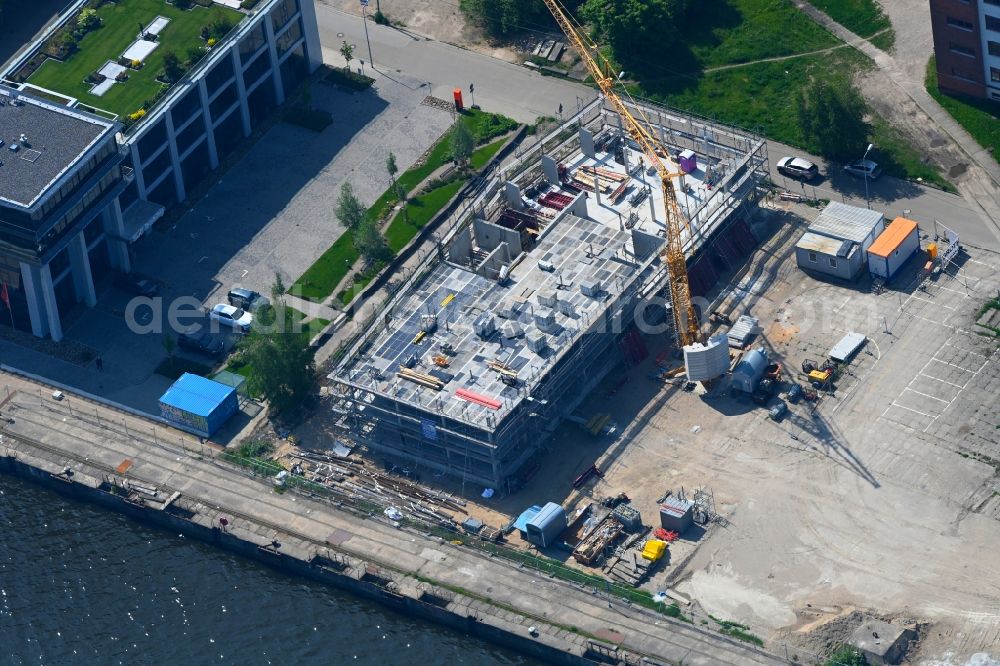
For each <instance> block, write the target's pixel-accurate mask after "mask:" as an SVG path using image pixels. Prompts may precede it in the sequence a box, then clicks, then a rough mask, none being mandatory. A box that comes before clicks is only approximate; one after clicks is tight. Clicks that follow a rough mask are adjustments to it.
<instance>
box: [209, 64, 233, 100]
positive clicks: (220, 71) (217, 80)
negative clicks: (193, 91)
mask: <svg viewBox="0 0 1000 666" xmlns="http://www.w3.org/2000/svg"><path fill="white" fill-rule="evenodd" d="M232 75H233V59H232V58H223V59H222V60H220V61H219V62H218V63H216V65H215V67H213V68H212V71H211V72H209V73H208V76H206V77H205V86H206V87H207V88H208V96H209V97H211V96H212V93H213V92H215V91H216V90H218V89H219V88H220V87H222V86H224V85H225V84H226V81H228V80H229V78H230V77H231V76H232Z"/></svg>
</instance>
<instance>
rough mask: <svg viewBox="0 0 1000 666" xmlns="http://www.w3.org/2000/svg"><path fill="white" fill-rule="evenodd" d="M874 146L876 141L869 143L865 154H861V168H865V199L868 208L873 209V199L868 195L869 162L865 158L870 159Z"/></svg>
mask: <svg viewBox="0 0 1000 666" xmlns="http://www.w3.org/2000/svg"><path fill="white" fill-rule="evenodd" d="M874 146H875V144H874V143H869V144H868V147H867V148H866V149H865V154H864V155H862V156H861V168H862V169H864V170H865V201H866V202H868V210H871V209H872V200H871V197H870V196H869V195H868V164H867V163H866V162H865V160H866V159H868V153H869V151H871V149H872V148H873V147H874Z"/></svg>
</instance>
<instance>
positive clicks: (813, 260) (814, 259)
mask: <svg viewBox="0 0 1000 666" xmlns="http://www.w3.org/2000/svg"><path fill="white" fill-rule="evenodd" d="M809 261H811V262H813V263H814V264H815V263H816V253H815V252H810V253H809Z"/></svg>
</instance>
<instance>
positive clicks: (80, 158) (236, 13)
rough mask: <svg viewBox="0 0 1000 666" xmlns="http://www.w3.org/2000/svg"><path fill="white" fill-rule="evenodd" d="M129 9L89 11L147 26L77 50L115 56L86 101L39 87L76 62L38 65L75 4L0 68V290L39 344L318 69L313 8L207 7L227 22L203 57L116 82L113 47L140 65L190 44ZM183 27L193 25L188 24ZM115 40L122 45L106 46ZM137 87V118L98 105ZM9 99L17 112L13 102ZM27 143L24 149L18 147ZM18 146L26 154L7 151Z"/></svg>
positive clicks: (59, 83)
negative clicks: (168, 77)
mask: <svg viewBox="0 0 1000 666" xmlns="http://www.w3.org/2000/svg"><path fill="white" fill-rule="evenodd" d="M132 1H133V0H118V2H115V3H108V4H107V5H104V6H102V7H99V8H98V15H99V16H104V19H105V20H107V21H110V20H113V18H112V14H110V13H108V12H112V13H114V12H117V13H119V14H120V13H121V12H122V11H125V10H126V9H128V10H129V11H133V10H134V11H135V12H136V13H137V15H142V16H144V19H143V21H140V23H143V26H141V29H142V32H143V35H139V29H140V26H138V25H137V26H136V29H135V30H136V32H135V34H134V35H128V34H126V33H121V34H119V32H120V31H117V32H115V33H114V34H113V35H112V34H109V36H108V37H107V39H106V40H105V39H104V38H103V37H102V38H101V39H98V40H88V42H87V45H81V47H80V48H81V49H94V48H110V49H111V50H110V51H108V54H109V55H108V57H109V58H111V59H112V60H109V61H108V63H107V64H106V65H105V67H102V70H101V72H102V73H101V76H104V75H105V72H107V74H108V75H109V76H107V78H106V79H104V80H103V82H102V83H101V84H98V85H95V86H94V87H93V88H91V89H90V92H89V93H87V94H83V93H79V92H77V91H76V90H77V87H78V86H79V81H78V80H76V79H70V78H65V79H59V78H55V79H53V80H52V81H49V79H50V78H51V77H46V78H45V79H44V80H45V81H46V85H47V86H49V87H44V86H42V85H40V84H39V83H38V81H39V76H38V75H39V73H40V72H43V71H44V70H45V69H46V68H48V69H51V67H53V66H60V65H64V64H70V63H71V61H72V60H73V58H81V57H83V56H84V55H85V54H84V53H75V54H72V53H71V54H68V55H66V56H65V57H64V60H65V62H58V61H52V62H49V61H47V58H49V56H48V55H46V54H47V53H49V52H51V50H52V48H55V46H53V44H54V43H55V42H54V40H58V39H59V35H60V34H62V33H61V32H60V31H61V30H62V29H63V27H64V26H67V25H75V22H76V20H77V17H78V15H79V12H80V11H81V10H82V9H83V8H84V6H85V5H84V3H80V2H77V3H72V4H71V5H70V6H69V7H68V8H67V9H66V11H65V12H64V13H63V14H62V15H61V16H60V17H59V18H58V19H57V20H56V21H54V22H53V23H51V24H50V25H49V26H47V27H46V28H45V30H43V31H42V33H40V34H39V36H38V37H37V38H36V39H35V40H34V41H33V42H32V43H31V44H29V45H28V46H27V48H25V49H23V50H22V51H21V52H20V54H19V55H18V56H17V57H15V58H13V59H11V60H10V61H9V62H8V63H7V64H6V66H5V68H4V69H3V70H0V102H4V104H5V106H3V107H0V139H2V140H3V141H4V143H5V145H4V146H2V148H0V161H2V162H3V163H4V165H3V166H2V167H0V230H2V235H0V278H2V279H3V280H4V281H6V282H7V284H8V290H9V292H10V294H11V300H12V308H13V313H14V320H15V326H18V327H22V326H23V327H25V328H30V330H31V331H32V332H33V333H34V334H35V335H37V336H40V337H44V336H51V337H52V338H53V339H54V340H57V341H58V340H60V339H61V338H62V335H63V332H62V325H61V321H60V319H61V314H65V312H66V311H67V310H68V309H70V308H72V307H73V306H74V305H75V304H76V303H78V302H84V303H86V304H87V305H90V306H92V305H94V304H95V302H96V296H95V293H94V281H95V280H97V279H98V278H100V277H101V276H102V275H104V274H106V273H108V272H110V271H112V270H117V271H122V272H131V270H132V268H133V267H132V265H131V261H130V258H129V244H130V243H133V242H135V241H137V240H138V239H139V238H140V237H141V236H142V235H143V234H144V233H145V231H146V230H148V229H149V228H150V227H151V226H152V224H153V223H154V222H155V221H156V220H157V219H158V218H160V217H161V216H162V215H163V214H164V211H165V209H166V208H168V207H170V206H173V205H174V204H176V203H178V202H180V201H183V200H185V199H186V198H187V197H188V195H189V193H190V192H191V191H192V190H193V188H194V187H195V186H196V185H197V184H198V183H199V182H201V180H202V179H203V178H204V177H205V176H206V175H207V174H208V173H210V172H211V171H213V170H214V169H216V168H218V166H219V164H220V163H221V161H222V160H223V159H224V158H226V157H227V156H228V155H230V154H231V153H232V152H233V151H234V150H235V149H236V148H237V147H238V146H239V145H240V143H241V142H242V141H243V140H244V139H245V138H247V137H249V136H250V135H251V132H252V131H253V130H254V129H255V128H257V127H259V126H260V124H261V123H262V122H263V121H264V119H265V118H266V117H267V116H268V114H269V113H270V112H271V111H272V110H273V109H274V108H275V107H277V106H278V105H280V104H282V103H283V102H284V101H285V99H286V98H287V97H288V96H289V95H290V94H291V93H292V92H293V91H294V90H295V89H296V88H297V87H298V86H299V84H300V83H302V81H304V80H305V78H306V77H307V76H308V75H309V74H310V73H311V72H313V71H315V70H316V68H318V67H319V66H320V64H322V60H323V59H322V53H321V47H320V42H319V32H318V28H317V24H316V10H315V6H314V4H313V0H261V1H260V2H258V3H256V5H254V6H253V7H252V8H251V9H232V8H230V9H225V8H222V7H219V6H216V5H213V11H215V12H217V13H222V12H225V14H226V16H230V17H233V20H232V21H231V23H232V27H231V28H230V29H229V30H228V32H226V33H225V35H223V36H221V37H219V38H218V41H217V42H215V41H214V39H215V38H212V41H211V43H210V42H209V41H208V40H206V41H205V43H204V45H203V46H202V47H201V48H200V49H189V50H188V52H187V53H185V54H179V55H183V56H188V55H189V54H190V53H191V52H192V51H195V52H200V53H202V55H201V56H200V59H199V60H197V62H196V63H194V64H192V65H191V66H190V69H189V70H188V71H187V72H186V73H185V74H184V75H183V76H182V77H181V78H180V79H179V80H177V81H176V82H174V83H173V84H171V85H161V84H160V83H158V82H156V81H153V82H152V83H150V82H149V81H139V80H138V78H136V79H135V80H129V79H130V78H132V77H133V75H136V72H132V73H131V74H129V76H128V78H126V79H125V80H123V81H121V80H116V78H115V76H114V72H122V71H124V73H125V74H128V73H129V72H130V71H131V70H129V69H128V68H127V67H125V66H123V65H121V63H116V62H114V61H113V60H114V59H123V58H125V56H124V55H121V56H120V54H119V52H118V50H116V49H118V47H119V46H121V49H125V47H126V46H128V42H130V41H132V45H131V46H128V49H127V52H128V53H129V54H130V55H135V56H136V57H137V58H141V57H144V56H143V54H145V55H146V56H148V55H149V53H152V52H154V51H155V49H158V48H169V44H171V43H172V40H174V39H181V40H188V36H186V35H183V34H179V33H177V32H171V31H174V30H175V28H176V26H179V25H180V24H179V23H178V22H177V21H171V20H167V19H165V18H164V17H162V16H161V17H157V16H155V15H154V14H155V12H153V13H152V14H150V16H148V17H145V15H144V14H142V12H145V13H150V11H151V10H150V9H149V8H148V6H136V7H132V8H130V7H128V5H129V4H130V3H131V2H132ZM225 4H226V5H228V6H229V7H232V5H237V6H238V5H239V3H225ZM185 11H189V12H202V13H205V14H206V16H207V15H208V11H209V10H207V9H206V8H205V7H201V6H199V5H195V6H194V7H192V8H190V9H188V10H185ZM145 18H148V19H149V21H148V22H147V21H146V20H145ZM227 20H228V19H227ZM130 27H131V26H130ZM107 29H108V28H107V27H105V28H102V30H107ZM176 29H178V30H179V29H180V28H176ZM186 29H187V30H196V26H194V27H192V25H191V24H190V23H188V25H187V27H186ZM154 33H155V37H154ZM123 38H124V42H123V43H122V44H121V45H118V43H117V41H115V40H118V39H123ZM108 40H111V41H110V42H109V41H108ZM50 42H52V43H50ZM111 42H114V44H112V46H110V47H109V46H108V44H110V43H111ZM124 52H125V51H123V53H124ZM119 56H120V57H119ZM106 68H107V69H106ZM138 85H145V86H147V87H150V96H149V98H148V99H146V100H145V101H143V102H141V103H140V105H141V109H142V112H141V113H136V112H137V111H138V109H136V112H132V113H129V112H126V111H125V110H123V109H121V108H119V109H118V111H119V112H112V111H108V110H105V109H102V108H100V100H101V99H106V98H102V97H100V96H99V95H104V94H108V92H107V90H108V89H109V86H110V87H111V88H110V89H111V90H114V88H115V87H118V88H122V87H124V86H138ZM12 96H19V97H20V98H21V100H23V103H18V104H14V105H11V104H9V103H8V100H10V99H11V97H12ZM81 98H85V99H81ZM22 134H24V135H26V136H27V139H28V143H29V144H30V146H29V145H24V142H23V141H20V136H21V135H22ZM13 145H18V146H23V148H20V147H19V149H18V151H17V152H14V151H11V150H10V147H11V146H13ZM94 220H97V221H96V222H94ZM80 238H83V240H80ZM85 255H86V256H87V257H89V259H88V261H87V262H85V261H84V258H85Z"/></svg>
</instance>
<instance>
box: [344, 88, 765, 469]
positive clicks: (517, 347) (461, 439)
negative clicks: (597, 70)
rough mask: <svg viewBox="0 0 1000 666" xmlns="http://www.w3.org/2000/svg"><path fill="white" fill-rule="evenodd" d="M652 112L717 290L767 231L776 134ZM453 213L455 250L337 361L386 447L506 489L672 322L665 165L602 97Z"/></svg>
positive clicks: (697, 288) (693, 237) (348, 396)
mask: <svg viewBox="0 0 1000 666" xmlns="http://www.w3.org/2000/svg"><path fill="white" fill-rule="evenodd" d="M640 111H641V113H643V114H644V115H645V116H646V117H647V118H648V119H649V121H650V124H651V126H652V131H653V132H654V133H656V134H657V135H658V137H659V138H660V139H661V140H662V144H663V145H664V146H667V147H668V148H669V149H670V151H671V155H670V160H671V163H670V164H669V165H668V166H669V168H671V169H672V170H675V171H676V170H679V171H680V172H681V173H682V174H683V175H681V176H680V177H678V178H675V179H674V181H673V184H674V187H675V191H676V192H677V199H678V201H679V203H680V206H681V208H682V210H683V212H684V214H685V218H686V219H687V220H688V224H687V226H686V227H685V229H684V231H683V242H684V247H685V251H686V252H687V254H688V255H689V257H690V259H689V262H688V263H689V275H690V284H691V290H692V295H693V296H695V297H698V296H703V295H705V294H706V293H707V292H708V291H709V290H710V289H711V287H712V286H713V284H714V283H715V281H716V276H717V275H718V274H719V273H720V272H725V271H726V270H727V269H735V268H737V267H738V266H739V265H740V264H742V262H743V261H745V259H746V258H747V256H748V255H749V253H750V252H751V251H752V249H753V247H755V245H756V240H755V239H754V237H753V235H752V233H751V229H750V222H751V219H752V217H753V213H754V211H755V209H756V201H757V196H758V194H759V189H758V186H759V184H760V182H761V181H762V180H764V179H766V177H767V172H768V170H767V165H768V161H767V152H766V151H767V148H766V144H765V142H764V140H763V139H762V138H761V137H758V136H753V135H750V134H747V133H745V132H742V131H739V130H735V129H733V128H730V127H724V126H719V125H715V124H712V123H709V122H706V121H703V120H701V119H697V118H694V117H691V116H687V115H684V114H681V113H679V112H677V111H673V110H667V109H664V108H657V107H653V106H649V107H647V106H642V107H637V109H636V112H637V113H638V112H640ZM442 228H444V229H446V231H445V232H444V235H443V238H442V240H441V242H440V244H439V251H438V252H436V253H433V254H432V256H430V257H428V260H427V263H426V265H425V266H424V267H423V270H421V271H418V272H417V276H416V277H415V278H414V279H412V280H411V281H410V282H409V283H408V284H406V285H404V286H403V287H402V288H401V289H399V291H397V292H396V295H395V296H394V297H393V298H392V299H391V300H389V301H388V302H387V303H386V304H385V306H384V308H383V309H382V310H381V311H380V312H379V313H378V314H376V315H375V316H374V317H373V318H372V320H371V325H370V326H367V327H366V328H365V332H364V334H363V335H362V336H361V338H360V339H359V340H357V341H356V342H355V344H354V345H353V346H352V347H351V348H350V350H349V351H348V353H347V354H346V355H345V356H343V357H342V359H341V360H340V361H339V363H338V364H337V366H336V367H335V368H334V370H333V372H332V373H331V374H330V375H329V379H330V380H331V387H330V393H331V395H332V396H333V399H334V410H335V411H336V412H337V414H338V424H339V425H340V427H342V428H343V429H344V431H345V432H349V433H350V434H351V436H353V437H354V438H355V439H356V440H357V441H358V442H359V443H362V444H365V445H367V446H368V447H369V448H370V449H372V450H373V451H375V452H379V453H382V454H385V455H387V456H389V457H391V458H394V459H399V460H405V461H410V462H411V463H412V464H413V465H414V466H417V467H424V468H428V469H431V470H434V471H436V472H444V473H448V474H451V475H454V476H456V477H458V478H461V479H463V480H464V481H468V482H471V483H477V484H482V485H484V486H487V487H490V488H498V489H508V488H510V487H511V486H512V481H514V480H515V479H516V476H517V473H518V470H519V469H520V468H521V467H522V466H523V465H524V463H525V461H527V460H528V459H529V458H531V456H532V455H533V454H534V453H536V452H537V451H538V449H539V448H540V447H542V446H543V445H544V443H545V441H546V439H547V437H548V436H549V435H550V434H551V432H552V431H553V430H555V428H556V427H557V426H558V425H559V424H560V422H562V421H563V419H565V418H566V417H568V416H571V415H572V414H573V411H574V410H575V409H576V408H577V407H578V405H579V404H580V402H581V401H582V400H583V399H584V398H585V396H586V395H587V393H588V392H589V391H590V390H592V388H593V387H594V386H595V385H596V384H597V383H598V382H599V381H600V380H601V379H602V378H603V377H604V376H605V375H606V374H607V372H608V371H609V370H610V369H612V368H613V367H615V366H620V365H623V364H633V363H637V362H639V361H641V360H642V358H643V357H644V356H645V346H644V343H643V339H642V335H641V333H646V332H649V331H650V330H660V331H662V333H661V334H663V335H671V332H670V330H669V327H670V322H671V317H668V316H666V314H667V313H666V308H667V307H669V305H666V300H667V299H666V297H665V286H666V283H665V280H666V270H665V268H664V266H663V265H662V264H661V262H660V258H659V250H660V248H661V247H662V246H663V242H664V228H665V225H664V201H663V194H662V191H661V188H660V180H659V176H658V174H657V172H656V170H655V168H653V167H652V166H651V165H649V164H646V163H644V157H643V156H642V153H641V151H640V150H639V148H638V146H637V145H635V144H634V143H632V142H631V141H630V140H629V139H628V137H627V136H626V135H624V134H623V132H622V127H621V120H620V118H619V117H618V115H617V114H616V113H615V112H614V111H612V110H610V109H608V108H606V107H605V106H604V105H603V104H602V102H601V101H599V100H598V101H595V102H593V103H591V104H590V105H588V106H587V107H584V108H583V109H581V110H580V111H579V113H577V115H576V116H574V117H573V118H571V119H570V120H569V121H568V122H566V123H565V124H564V125H562V126H561V127H560V128H558V129H557V130H556V131H554V132H553V133H552V134H550V135H549V136H547V137H545V138H544V139H543V140H541V141H539V142H538V143H536V144H535V145H534V146H533V147H532V148H530V149H528V150H526V151H524V152H521V153H520V154H518V155H517V158H516V159H515V160H513V161H511V162H510V163H508V164H507V165H505V166H504V167H503V168H501V169H496V170H494V171H493V172H492V174H490V175H489V176H488V177H487V178H486V179H485V180H483V181H481V182H480V183H479V184H478V185H477V186H476V187H475V188H474V189H473V188H471V187H470V188H469V190H468V192H467V195H466V199H465V201H464V206H463V207H462V208H461V209H460V211H459V212H457V213H456V214H455V215H454V216H453V218H452V219H450V220H448V221H447V222H446V223H445V225H444V226H443V227H442ZM664 322H666V323H664ZM637 324H638V325H637ZM643 324H645V326H643ZM657 325H659V328H658V329H656V328H655V327H656V326H657ZM646 326H648V327H649V328H646Z"/></svg>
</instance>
